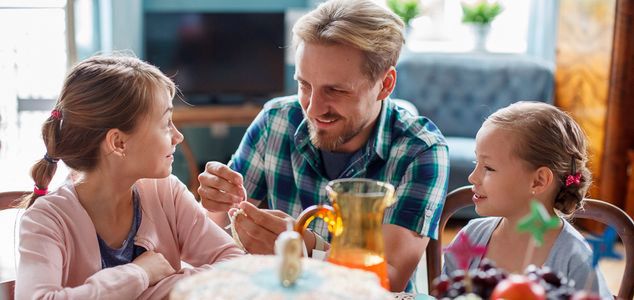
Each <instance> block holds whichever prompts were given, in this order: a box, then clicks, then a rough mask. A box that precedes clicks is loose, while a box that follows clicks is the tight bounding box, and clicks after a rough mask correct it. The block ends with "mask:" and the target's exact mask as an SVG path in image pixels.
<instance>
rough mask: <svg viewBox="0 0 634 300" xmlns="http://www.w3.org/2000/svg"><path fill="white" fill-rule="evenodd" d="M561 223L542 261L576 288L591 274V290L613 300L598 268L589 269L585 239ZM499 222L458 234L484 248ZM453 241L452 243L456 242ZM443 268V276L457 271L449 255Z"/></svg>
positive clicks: (486, 221)
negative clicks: (572, 282)
mask: <svg viewBox="0 0 634 300" xmlns="http://www.w3.org/2000/svg"><path fill="white" fill-rule="evenodd" d="M561 220H562V221H563V224H564V226H563V228H562V230H561V232H560V233H559V236H558V237H557V240H555V243H554V244H553V247H552V249H550V254H549V255H548V258H547V259H546V262H544V266H548V267H549V268H550V269H551V270H552V271H553V272H555V273H557V272H559V273H561V274H562V275H563V276H565V277H566V278H568V279H572V280H574V281H575V289H577V290H582V289H585V286H586V281H587V280H588V275H590V274H592V273H594V274H595V275H594V276H593V278H592V279H591V280H592V291H593V292H594V293H597V294H598V295H600V296H601V299H613V296H612V294H611V292H610V290H609V289H608V287H607V284H606V283H605V279H604V278H603V274H602V273H601V271H600V270H599V269H597V270H593V269H594V268H592V249H591V248H590V245H588V243H587V242H586V240H585V239H584V237H583V236H582V235H581V233H579V231H577V230H576V229H575V228H574V227H573V226H572V225H570V223H568V221H566V220H564V219H561ZM500 221H502V218H501V217H487V218H477V219H473V220H471V221H469V223H468V224H467V225H466V226H465V227H464V228H462V229H461V230H460V231H461V232H464V233H466V234H467V236H468V237H469V240H470V241H471V243H473V244H475V245H481V246H487V245H488V244H489V240H490V239H491V235H492V234H493V231H494V230H495V228H496V227H497V226H498V224H499V223H500ZM455 242H456V240H455V239H454V240H453V241H451V244H453V243H455ZM443 258H444V262H445V263H444V265H443V268H442V274H444V275H449V274H451V273H452V272H453V271H455V270H457V269H458V264H457V262H456V260H454V258H453V255H452V254H451V253H444V254H443ZM517 259H522V260H523V259H524V253H518V254H517ZM481 260H482V257H476V258H474V259H473V260H472V261H471V264H470V265H469V269H476V268H477V266H479V265H480V261H481Z"/></svg>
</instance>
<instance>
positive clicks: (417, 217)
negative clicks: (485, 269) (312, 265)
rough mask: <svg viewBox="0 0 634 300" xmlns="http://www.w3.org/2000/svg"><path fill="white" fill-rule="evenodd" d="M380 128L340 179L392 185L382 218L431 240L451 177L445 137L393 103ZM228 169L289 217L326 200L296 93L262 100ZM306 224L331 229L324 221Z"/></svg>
mask: <svg viewBox="0 0 634 300" xmlns="http://www.w3.org/2000/svg"><path fill="white" fill-rule="evenodd" d="M383 103H384V104H383V105H382V111H381V114H380V120H379V122H378V125H377V126H375V129H374V134H373V135H372V137H371V138H370V139H369V140H368V142H367V143H366V145H365V146H364V147H362V149H360V151H358V153H357V154H355V155H354V156H353V157H352V158H351V160H350V163H349V164H348V166H347V167H346V168H345V169H344V171H343V172H342V173H341V175H340V178H350V177H355V178H372V179H375V180H380V181H384V182H389V183H391V184H392V185H394V187H395V188H396V197H397V201H396V203H395V204H394V205H392V206H391V207H389V208H388V209H386V211H385V215H384V219H383V223H389V224H396V225H400V226H402V227H405V228H407V229H410V230H412V231H414V232H417V233H419V234H421V235H424V236H428V237H430V238H434V239H436V238H437V236H438V221H439V220H440V213H441V211H442V207H443V204H444V199H445V193H446V191H447V179H448V174H449V156H448V148H447V144H446V142H445V139H444V137H443V136H442V134H441V133H440V131H439V130H438V129H437V128H436V126H435V125H434V124H433V123H432V122H431V121H430V120H429V119H427V118H424V117H414V116H412V115H411V114H409V113H408V112H406V111H405V110H404V109H402V108H400V107H397V106H396V105H395V104H394V103H393V102H392V101H391V100H389V99H387V100H385V101H384V102H383ZM230 166H231V168H232V169H233V170H235V171H237V172H240V173H241V174H242V175H243V176H244V178H245V180H244V185H245V188H246V190H247V192H248V194H249V197H250V198H252V199H256V200H266V201H267V202H268V205H269V208H271V209H277V210H281V211H283V212H285V213H287V214H289V215H291V216H293V217H295V218H296V217H297V216H299V214H300V213H301V212H302V210H303V209H304V208H307V207H309V206H311V205H316V204H327V203H329V201H328V198H327V196H326V192H325V189H324V188H325V186H326V184H327V183H328V181H329V179H328V177H327V176H326V172H325V170H324V167H323V163H322V159H321V155H320V153H319V149H317V148H315V146H313V144H312V143H311V142H310V137H309V133H308V124H307V121H306V120H305V119H304V115H303V112H302V109H301V106H300V105H299V101H298V100H297V96H288V97H282V98H277V99H274V100H272V101H270V102H269V103H267V105H265V107H264V109H263V110H262V112H260V114H259V115H258V117H257V118H256V119H255V121H253V123H252V124H251V126H249V128H248V129H247V132H246V134H245V135H244V138H243V139H242V142H241V144H240V147H239V148H238V150H237V152H236V153H235V154H234V156H233V157H232V159H231V162H230ZM311 227H312V228H313V229H314V230H315V231H316V232H317V233H319V234H320V235H322V236H327V234H328V230H327V228H326V226H325V225H324V223H323V222H321V220H317V219H315V221H313V224H311Z"/></svg>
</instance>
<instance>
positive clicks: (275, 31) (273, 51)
mask: <svg viewBox="0 0 634 300" xmlns="http://www.w3.org/2000/svg"><path fill="white" fill-rule="evenodd" d="M284 26H285V25H284V13H242V12H241V13H181V12H176V13H175V12H148V13H146V14H145V18H144V35H145V45H144V46H145V59H146V60H147V61H148V62H150V63H152V64H154V65H156V66H158V67H159V68H160V69H161V71H163V72H164V73H166V74H167V75H169V76H171V77H172V78H173V79H174V81H175V82H176V84H177V85H178V87H179V88H180V90H181V92H182V93H183V94H184V95H185V98H186V101H188V102H190V103H192V104H205V103H209V104H213V103H222V102H236V101H248V100H249V99H256V100H261V99H263V98H267V97H270V96H273V95H279V94H281V93H283V92H284V69H285V68H284V51H285V41H284V39H285V38H284V37H285V33H284V31H285V27H284ZM236 99H237V100H236Z"/></svg>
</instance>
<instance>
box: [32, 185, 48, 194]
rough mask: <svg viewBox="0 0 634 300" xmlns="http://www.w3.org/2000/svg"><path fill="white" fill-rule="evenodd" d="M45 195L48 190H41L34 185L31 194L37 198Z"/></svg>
mask: <svg viewBox="0 0 634 300" xmlns="http://www.w3.org/2000/svg"><path fill="white" fill-rule="evenodd" d="M46 193H48V189H41V188H39V187H37V185H35V187H34V188H33V194H36V195H38V196H44V195H46Z"/></svg>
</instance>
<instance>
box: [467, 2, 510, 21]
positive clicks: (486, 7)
mask: <svg viewBox="0 0 634 300" xmlns="http://www.w3.org/2000/svg"><path fill="white" fill-rule="evenodd" d="M502 11H503V9H502V5H500V3H497V2H494V3H489V2H487V1H480V2H478V3H476V4H471V5H470V4H465V3H462V12H463V16H462V22H463V23H474V24H489V23H491V22H492V21H493V19H495V17H497V16H498V15H499V14H500V13H502Z"/></svg>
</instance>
